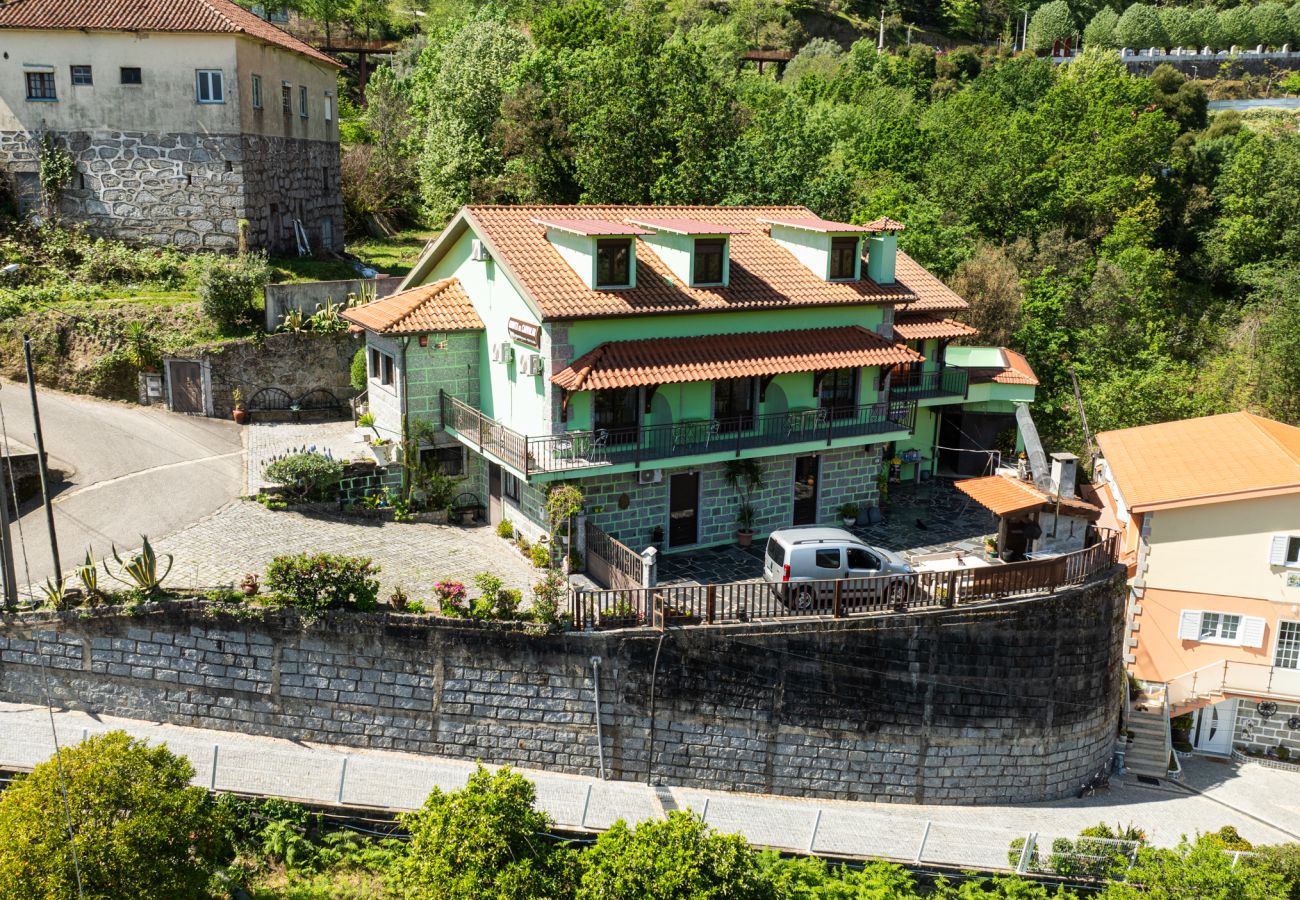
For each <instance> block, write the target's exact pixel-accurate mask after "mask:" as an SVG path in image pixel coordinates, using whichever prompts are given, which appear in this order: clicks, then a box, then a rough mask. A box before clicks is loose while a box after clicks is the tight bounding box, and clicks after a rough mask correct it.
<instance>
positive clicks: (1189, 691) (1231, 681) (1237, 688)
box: [1169, 660, 1300, 715]
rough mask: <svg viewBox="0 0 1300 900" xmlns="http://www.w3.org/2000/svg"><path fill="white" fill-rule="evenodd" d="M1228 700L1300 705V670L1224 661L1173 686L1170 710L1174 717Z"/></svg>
mask: <svg viewBox="0 0 1300 900" xmlns="http://www.w3.org/2000/svg"><path fill="white" fill-rule="evenodd" d="M1225 697H1269V698H1273V699H1276V700H1290V701H1292V702H1296V701H1300V669H1290V668H1284V667H1282V666H1270V665H1268V664H1267V663H1252V662H1242V661H1238V660H1223V661H1222V662H1216V663H1211V664H1210V665H1208V666H1204V667H1202V668H1200V669H1194V670H1192V671H1191V672H1187V673H1185V674H1183V675H1179V676H1178V677H1177V678H1175V679H1174V680H1173V681H1171V682H1169V706H1170V709H1171V710H1172V711H1173V714H1174V715H1177V714H1179V713H1181V712H1184V711H1186V710H1189V709H1195V708H1196V707H1198V706H1205V705H1207V704H1209V703H1217V702H1218V701H1220V700H1222V699H1224V698H1225Z"/></svg>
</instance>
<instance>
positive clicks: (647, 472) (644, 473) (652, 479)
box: [636, 469, 664, 484]
mask: <svg viewBox="0 0 1300 900" xmlns="http://www.w3.org/2000/svg"><path fill="white" fill-rule="evenodd" d="M636 474H637V481H639V482H640V483H641V484H658V483H659V482H661V481H663V480H664V470H663V469H642V470H641V471H640V472H637V473H636Z"/></svg>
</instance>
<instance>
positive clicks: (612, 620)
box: [598, 597, 641, 628]
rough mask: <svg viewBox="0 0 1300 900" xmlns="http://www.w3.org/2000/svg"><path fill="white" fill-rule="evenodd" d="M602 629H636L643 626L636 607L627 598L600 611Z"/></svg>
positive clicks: (620, 599) (616, 601)
mask: <svg viewBox="0 0 1300 900" xmlns="http://www.w3.org/2000/svg"><path fill="white" fill-rule="evenodd" d="M598 615H599V617H600V627H601V628H635V627H636V626H638V625H640V624H641V617H640V616H639V615H637V611H636V607H634V606H633V605H632V604H631V602H630V601H628V600H627V599H626V598H621V597H620V598H619V599H618V600H615V601H614V603H613V604H612V605H611V606H609V607H606V608H603V609H601V610H599V612H598Z"/></svg>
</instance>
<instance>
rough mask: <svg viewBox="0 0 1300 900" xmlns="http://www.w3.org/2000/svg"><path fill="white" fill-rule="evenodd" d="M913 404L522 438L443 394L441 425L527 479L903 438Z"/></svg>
mask: <svg viewBox="0 0 1300 900" xmlns="http://www.w3.org/2000/svg"><path fill="white" fill-rule="evenodd" d="M915 421H916V403H915V402H913V401H911V400H905V401H898V400H893V401H890V402H888V403H870V404H865V405H861V406H839V407H833V408H813V409H795V410H790V411H788V412H783V413H770V414H767V415H761V416H751V417H748V418H745V419H721V420H719V419H694V420H687V421H681V422H673V423H671V424H667V425H648V426H641V427H629V428H597V429H594V430H591V431H566V432H562V433H559V434H548V435H540V436H533V437H530V436H526V435H522V434H519V433H518V432H516V431H512V430H511V429H509V428H507V427H506V426H504V425H502V424H501V423H500V422H497V421H495V420H493V419H490V418H488V417H487V416H485V415H483V414H482V413H481V412H479V411H478V410H476V409H474V408H473V407H471V406H469V405H467V404H465V403H462V402H461V401H459V400H456V399H455V398H453V397H449V396H447V395H446V394H445V393H444V394H443V395H442V422H443V426H444V427H445V428H446V429H447V430H448V431H450V432H452V433H453V434H455V435H456V436H457V437H458V438H460V440H462V441H463V442H464V443H466V444H468V445H469V446H471V447H475V448H477V449H478V450H480V452H488V453H491V454H493V455H494V456H496V457H497V458H498V459H500V460H501V461H502V462H504V463H505V464H506V465H508V466H511V467H512V468H514V469H516V470H517V471H520V472H524V473H526V474H528V475H534V474H547V473H553V472H572V471H578V470H582V469H594V468H602V467H607V466H616V465H629V464H631V465H633V466H637V467H640V466H641V465H645V464H654V463H659V462H662V461H666V460H672V459H681V458H684V457H688V456H700V455H707V454H719V455H721V454H733V455H735V456H739V455H740V454H741V452H742V451H745V450H753V449H757V448H763V447H782V446H785V445H792V444H810V443H824V444H825V445H826V446H828V447H829V446H831V445H832V443H833V442H834V441H835V440H837V439H842V438H862V437H871V436H873V435H883V434H897V433H898V432H910V431H911V430H912V428H913V426H914V424H915Z"/></svg>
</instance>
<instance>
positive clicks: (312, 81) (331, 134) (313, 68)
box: [236, 38, 339, 141]
mask: <svg viewBox="0 0 1300 900" xmlns="http://www.w3.org/2000/svg"><path fill="white" fill-rule="evenodd" d="M238 43H239V47H238V51H237V53H236V62H237V63H238V66H239V116H240V124H241V125H242V130H243V131H244V133H245V134H265V135H272V136H275V137H287V138H297V139H299V140H309V141H337V140H338V139H339V124H338V123H339V109H338V71H339V70H338V69H336V68H334V67H333V66H329V65H326V64H325V63H321V62H317V61H315V60H313V59H310V58H309V57H306V56H301V55H299V54H297V53H290V52H288V51H285V50H281V49H279V48H278V47H272V46H271V45H269V44H264V43H262V42H261V41H254V40H249V39H247V38H240V39H239V42H238ZM253 75H260V76H261V77H262V109H261V110H260V111H258V110H255V109H253V98H252V91H251V89H250V87H249V86H250V84H251V78H252V76H253ZM285 82H288V83H289V87H290V94H291V97H290V99H291V101H292V107H293V110H292V112H291V113H290V114H289V115H285V114H284V112H283V107H282V105H281V102H280V88H281V86H282V85H283V84H284V83H285ZM303 86H305V87H306V88H307V113H308V114H307V117H306V118H303V117H302V115H300V113H299V109H298V88H299V87H303ZM327 96H328V98H329V105H330V118H329V120H328V121H326V119H325V100H326V97H327Z"/></svg>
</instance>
